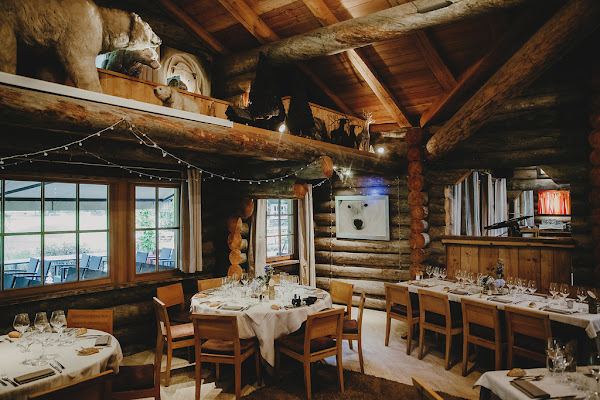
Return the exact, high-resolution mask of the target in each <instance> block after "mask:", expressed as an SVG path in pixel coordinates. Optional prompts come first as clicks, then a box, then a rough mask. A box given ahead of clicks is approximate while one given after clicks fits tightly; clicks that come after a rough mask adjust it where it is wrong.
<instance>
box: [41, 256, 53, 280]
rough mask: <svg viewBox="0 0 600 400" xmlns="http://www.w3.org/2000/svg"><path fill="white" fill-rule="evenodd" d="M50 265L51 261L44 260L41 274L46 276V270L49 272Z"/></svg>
mask: <svg viewBox="0 0 600 400" xmlns="http://www.w3.org/2000/svg"><path fill="white" fill-rule="evenodd" d="M51 265H52V261H50V260H44V270H43V271H42V276H43V277H46V276H47V275H48V272H50V266H51Z"/></svg>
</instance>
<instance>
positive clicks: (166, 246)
mask: <svg viewBox="0 0 600 400" xmlns="http://www.w3.org/2000/svg"><path fill="white" fill-rule="evenodd" d="M135 228H136V232H135V249H136V256H135V261H136V272H137V273H146V272H155V271H162V270H166V269H173V268H176V267H177V260H178V258H179V257H178V255H179V191H178V189H176V188H169V187H150V186H136V188H135ZM157 255H158V257H157Z"/></svg>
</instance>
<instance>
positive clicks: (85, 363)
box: [0, 329, 123, 400]
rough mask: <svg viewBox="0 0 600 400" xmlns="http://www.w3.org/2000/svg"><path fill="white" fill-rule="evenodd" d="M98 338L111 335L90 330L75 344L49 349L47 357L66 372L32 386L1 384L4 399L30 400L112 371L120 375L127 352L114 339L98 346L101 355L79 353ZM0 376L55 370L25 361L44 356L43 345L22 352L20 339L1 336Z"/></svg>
mask: <svg viewBox="0 0 600 400" xmlns="http://www.w3.org/2000/svg"><path fill="white" fill-rule="evenodd" d="M98 335H108V334H107V333H105V332H101V331H97V330H93V329H89V330H88V332H87V333H86V334H85V335H82V336H80V337H78V338H77V339H76V340H75V342H74V343H73V344H70V345H66V346H64V345H63V346H49V347H46V355H47V356H51V357H54V359H55V360H56V361H58V362H60V364H62V365H63V366H64V367H65V369H64V370H62V373H59V372H58V371H56V370H55V371H54V372H55V373H54V375H51V376H49V377H47V378H43V379H39V380H36V381H33V382H30V383H23V384H20V385H18V386H17V387H15V386H13V385H11V384H10V383H8V382H5V383H6V386H3V385H0V400H8V399H10V400H16V399H27V396H29V395H31V394H33V393H37V392H40V391H44V390H48V389H51V388H55V387H59V386H63V385H66V384H68V383H71V382H74V381H77V380H81V379H83V378H87V377H89V376H93V375H97V374H99V373H100V372H103V371H106V370H108V369H112V370H114V371H115V373H117V372H118V371H119V363H120V362H121V360H123V353H122V351H121V345H120V344H119V341H118V340H117V339H116V338H115V337H114V336H113V337H112V338H111V343H110V345H108V346H106V347H98V349H99V352H98V353H96V354H92V355H87V356H80V355H78V354H77V350H78V349H81V348H83V347H94V344H95V341H96V337H97V336H98ZM0 339H1V342H0V374H6V375H8V377H9V378H10V379H13V378H14V377H16V376H20V375H24V374H27V373H31V372H36V371H39V370H42V369H46V368H51V366H50V365H48V364H46V365H41V366H31V365H24V364H22V362H23V361H24V360H25V359H26V358H34V357H36V356H38V355H39V354H40V353H39V351H40V345H39V344H35V345H32V348H31V350H32V351H31V352H28V353H22V352H20V350H19V348H18V347H17V344H18V342H19V339H11V340H12V342H10V341H8V340H7V339H6V336H2V337H0Z"/></svg>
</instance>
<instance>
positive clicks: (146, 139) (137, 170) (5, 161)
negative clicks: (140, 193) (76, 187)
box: [0, 118, 350, 187]
mask: <svg viewBox="0 0 600 400" xmlns="http://www.w3.org/2000/svg"><path fill="white" fill-rule="evenodd" d="M120 124H127V131H128V132H129V133H130V134H131V135H133V136H134V137H135V138H136V139H137V140H138V143H139V144H140V145H141V146H144V147H147V148H151V149H156V150H157V151H159V152H161V154H162V156H163V157H164V158H166V157H170V158H172V159H174V160H175V161H177V163H178V164H180V165H182V166H185V167H187V169H191V170H196V171H198V172H200V173H201V174H202V180H206V179H221V180H224V181H231V182H241V183H247V184H250V185H252V184H258V185H260V184H262V183H269V182H276V181H283V180H285V179H287V178H291V177H294V176H296V175H297V174H299V173H300V172H302V171H303V170H305V169H306V168H308V167H310V166H311V165H313V164H314V163H315V162H317V161H318V159H317V160H314V161H312V162H310V163H308V164H306V165H304V166H302V167H299V168H296V169H295V170H294V171H292V172H289V173H286V174H283V175H277V176H272V177H268V178H261V179H249V178H241V177H235V176H229V175H225V174H223V173H217V172H214V171H210V170H207V169H206V168H204V167H201V166H199V165H197V164H195V163H193V162H191V161H188V160H185V159H183V158H181V157H179V156H177V155H176V154H174V153H172V152H170V151H169V150H167V149H165V148H163V147H162V146H160V145H159V144H158V143H157V142H156V141H154V140H153V139H152V138H151V137H150V136H149V135H148V134H147V133H145V132H143V131H142V130H140V129H138V128H137V127H136V126H135V125H134V124H132V123H130V122H129V121H127V119H126V118H122V119H120V120H119V121H117V122H115V123H114V124H112V125H110V126H108V127H106V128H103V129H101V130H99V131H97V132H94V133H91V134H89V135H87V136H85V137H83V138H81V139H77V140H73V141H70V142H67V143H64V144H61V145H57V146H53V147H49V148H46V149H43V150H37V151H32V152H29V153H23V154H14V155H10V156H2V157H0V169H5V168H6V167H11V166H15V165H19V164H22V163H27V162H29V163H32V162H35V161H38V160H36V159H35V158H34V157H39V156H44V157H47V156H48V155H49V154H51V153H55V152H59V151H63V150H66V151H68V150H69V149H71V150H72V151H81V152H82V153H84V154H86V155H88V156H91V157H94V158H96V159H97V160H98V161H100V162H102V163H103V164H104V165H107V166H111V167H115V168H120V169H122V170H124V171H127V172H129V173H130V174H135V175H137V176H138V177H140V178H149V179H156V180H159V181H160V180H168V181H186V180H187V179H185V178H178V177H173V176H160V175H156V174H151V173H148V172H144V171H141V170H142V169H145V168H144V167H132V166H127V165H122V164H119V163H116V162H113V161H110V160H107V159H106V158H104V157H102V156H100V155H98V154H96V153H94V152H93V151H91V150H90V149H89V148H86V147H84V144H85V143H86V142H87V141H88V140H90V139H93V138H97V137H100V136H102V134H103V133H105V132H110V131H114V130H115V128H116V127H117V126H118V125H120ZM11 160H15V161H14V162H10V161H11ZM339 171H343V173H345V174H348V173H349V172H348V171H350V169H349V168H344V167H342V168H340V170H338V171H337V172H338V174H339ZM328 180H330V178H325V179H322V180H321V181H319V182H317V183H315V184H313V187H319V186H321V185H322V184H324V183H325V182H327V181H328Z"/></svg>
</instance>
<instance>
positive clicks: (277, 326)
mask: <svg viewBox="0 0 600 400" xmlns="http://www.w3.org/2000/svg"><path fill="white" fill-rule="evenodd" d="M294 293H296V294H298V295H300V296H301V297H302V298H305V297H307V296H317V297H320V298H318V299H317V301H316V302H315V303H314V304H312V305H310V306H306V305H304V306H301V307H291V304H288V303H287V302H285V301H283V300H282V299H281V298H279V299H276V300H269V299H268V298H267V299H264V300H262V301H259V300H258V299H253V298H248V297H241V296H240V295H239V292H234V293H232V292H230V291H229V292H228V291H225V290H222V289H209V290H206V291H204V292H201V293H197V294H196V295H194V296H193V297H192V301H191V312H192V313H196V314H201V313H204V314H223V313H227V314H236V315H237V320H238V329H239V333H240V338H241V339H249V338H253V337H256V338H258V341H259V345H260V354H261V356H262V358H264V359H265V361H266V362H267V363H269V365H271V366H274V365H275V339H277V338H278V337H281V336H283V335H287V334H289V333H292V332H295V331H297V330H298V329H300V327H301V326H302V323H303V322H304V321H306V319H307V316H308V315H309V314H313V313H316V312H319V311H321V310H324V309H327V308H330V307H332V301H331V296H330V295H329V293H327V292H325V291H322V290H321V289H316V288H313V287H307V286H299V287H298V288H297V289H295V291H294ZM211 305H212V307H211ZM274 305H276V306H277V307H278V309H273V308H271V306H274ZM236 307H241V308H243V309H241V310H235V309H231V308H236ZM228 308H229V309H228Z"/></svg>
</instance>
